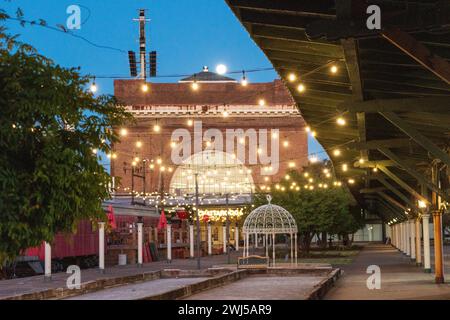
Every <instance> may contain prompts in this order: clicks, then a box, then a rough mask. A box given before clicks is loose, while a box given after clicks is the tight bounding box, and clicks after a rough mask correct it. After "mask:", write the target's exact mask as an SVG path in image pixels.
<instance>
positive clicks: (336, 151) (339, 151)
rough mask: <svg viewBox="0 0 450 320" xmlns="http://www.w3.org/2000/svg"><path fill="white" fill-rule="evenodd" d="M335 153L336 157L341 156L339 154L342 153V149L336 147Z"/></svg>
mask: <svg viewBox="0 0 450 320" xmlns="http://www.w3.org/2000/svg"><path fill="white" fill-rule="evenodd" d="M333 155H334V156H336V157H339V156H340V155H341V150H339V149H335V150H334V151H333Z"/></svg>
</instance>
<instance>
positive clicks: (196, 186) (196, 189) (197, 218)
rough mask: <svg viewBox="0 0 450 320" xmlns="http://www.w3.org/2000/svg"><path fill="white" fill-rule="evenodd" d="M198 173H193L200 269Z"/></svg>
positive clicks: (199, 267) (198, 265)
mask: <svg viewBox="0 0 450 320" xmlns="http://www.w3.org/2000/svg"><path fill="white" fill-rule="evenodd" d="M198 205H199V202H198V173H196V174H195V215H196V220H197V269H199V270H200V269H201V265H200V256H201V253H202V251H201V248H200V216H199V213H198Z"/></svg>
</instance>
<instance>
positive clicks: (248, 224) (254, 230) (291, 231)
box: [242, 195, 298, 265]
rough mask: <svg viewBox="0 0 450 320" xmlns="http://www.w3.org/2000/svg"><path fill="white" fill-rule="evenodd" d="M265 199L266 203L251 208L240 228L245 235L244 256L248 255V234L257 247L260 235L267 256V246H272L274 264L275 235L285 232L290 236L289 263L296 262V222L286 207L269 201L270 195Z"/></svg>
mask: <svg viewBox="0 0 450 320" xmlns="http://www.w3.org/2000/svg"><path fill="white" fill-rule="evenodd" d="M267 201H268V204H266V205H263V206H260V207H258V208H256V209H255V210H253V211H252V212H251V213H250V214H249V215H248V217H247V218H246V219H245V221H244V226H243V229H242V230H243V232H244V236H245V238H244V257H247V256H249V247H250V245H249V242H250V241H249V240H250V236H251V235H253V236H254V239H255V241H254V244H255V247H256V248H257V247H258V242H259V239H260V235H262V236H263V241H264V246H265V248H266V256H267V257H269V246H270V245H271V246H272V260H273V262H272V265H275V235H277V234H285V235H289V236H290V242H291V246H290V249H291V263H293V262H294V260H295V263H296V264H297V232H298V229H297V223H296V222H295V220H294V217H292V215H291V214H290V213H289V212H288V211H287V210H286V209H284V208H282V207H280V206H277V205H274V204H272V203H271V201H272V197H271V196H270V195H268V196H267ZM271 236H272V237H271ZM270 238H272V241H270ZM270 242H271V243H270ZM294 248H295V249H294Z"/></svg>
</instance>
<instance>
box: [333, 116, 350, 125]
mask: <svg viewBox="0 0 450 320" xmlns="http://www.w3.org/2000/svg"><path fill="white" fill-rule="evenodd" d="M336 123H337V124H338V125H340V126H345V125H346V124H347V121H345V119H344V118H342V117H339V118H337V120H336Z"/></svg>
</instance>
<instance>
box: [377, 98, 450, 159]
mask: <svg viewBox="0 0 450 320" xmlns="http://www.w3.org/2000/svg"><path fill="white" fill-rule="evenodd" d="M449 107H450V106H449ZM380 114H381V115H382V116H383V117H385V118H386V120H388V121H389V122H391V123H392V124H393V125H394V126H396V127H397V128H399V129H400V130H401V131H403V132H404V133H405V134H406V135H408V136H409V137H411V139H413V140H414V141H415V142H416V143H417V144H419V145H421V146H422V147H423V148H424V149H425V150H427V151H429V152H430V153H431V154H432V155H434V156H435V157H436V158H437V159H439V160H441V161H442V162H444V163H445V164H446V165H447V166H450V156H449V155H448V154H447V153H445V152H444V151H442V150H441V149H440V148H439V147H438V146H436V145H435V144H434V143H433V142H432V141H431V140H430V139H428V138H427V137H425V136H424V135H422V134H421V133H420V132H419V131H417V130H416V129H415V128H413V127H412V126H410V125H409V124H408V123H407V122H406V121H404V120H403V119H401V118H400V117H399V116H398V115H396V114H395V113H393V112H380Z"/></svg>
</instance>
